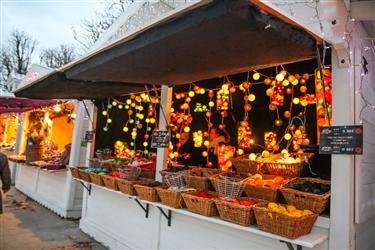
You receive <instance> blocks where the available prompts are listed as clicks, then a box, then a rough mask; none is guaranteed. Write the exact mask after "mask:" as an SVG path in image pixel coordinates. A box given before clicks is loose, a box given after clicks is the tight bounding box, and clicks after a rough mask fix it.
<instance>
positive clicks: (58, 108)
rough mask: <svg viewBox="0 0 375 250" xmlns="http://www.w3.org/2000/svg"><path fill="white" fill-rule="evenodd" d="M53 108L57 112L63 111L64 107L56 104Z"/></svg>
mask: <svg viewBox="0 0 375 250" xmlns="http://www.w3.org/2000/svg"><path fill="white" fill-rule="evenodd" d="M53 110H54V111H55V112H61V110H62V108H61V107H60V105H56V106H55V107H53Z"/></svg>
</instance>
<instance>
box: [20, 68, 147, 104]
mask: <svg viewBox="0 0 375 250" xmlns="http://www.w3.org/2000/svg"><path fill="white" fill-rule="evenodd" d="M144 90H145V87H144V85H143V84H125V83H122V82H121V83H119V82H110V81H81V80H74V79H66V77H65V74H64V73H62V72H55V73H53V74H51V75H48V76H46V77H45V78H43V79H42V80H38V81H37V82H34V83H32V84H31V85H28V86H26V87H24V88H22V89H20V90H17V91H16V92H15V95H16V96H22V97H27V98H37V99H79V100H80V99H96V98H98V99H100V98H104V97H109V96H121V95H122V94H124V93H132V92H140V91H144Z"/></svg>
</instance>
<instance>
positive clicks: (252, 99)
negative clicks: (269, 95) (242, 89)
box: [249, 94, 255, 102]
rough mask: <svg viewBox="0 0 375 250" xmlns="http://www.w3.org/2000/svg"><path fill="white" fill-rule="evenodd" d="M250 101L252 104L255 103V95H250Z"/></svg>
mask: <svg viewBox="0 0 375 250" xmlns="http://www.w3.org/2000/svg"><path fill="white" fill-rule="evenodd" d="M249 101H250V102H253V101H255V95H254V94H250V95H249Z"/></svg>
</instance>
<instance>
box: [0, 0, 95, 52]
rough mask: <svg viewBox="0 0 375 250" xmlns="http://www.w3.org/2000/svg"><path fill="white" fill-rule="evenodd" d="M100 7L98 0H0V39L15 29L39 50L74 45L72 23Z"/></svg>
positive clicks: (77, 24) (76, 22)
mask: <svg viewBox="0 0 375 250" xmlns="http://www.w3.org/2000/svg"><path fill="white" fill-rule="evenodd" d="M101 7H102V3H101V1H100V0H0V15H1V16H0V25H1V27H0V42H1V44H2V45H3V44H4V42H6V41H7V39H8V38H9V34H10V32H11V31H12V30H13V29H15V28H17V29H20V30H23V31H25V32H27V33H28V34H30V35H31V36H32V37H33V38H34V39H36V40H38V42H39V44H38V49H39V50H40V49H43V48H51V47H56V46H58V45H60V44H62V43H63V44H76V42H75V40H74V37H73V31H72V26H79V25H80V23H81V20H82V19H84V18H91V17H94V16H95V15H94V14H95V13H94V12H95V10H100V9H101ZM76 45H77V44H76Z"/></svg>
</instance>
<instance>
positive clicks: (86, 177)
mask: <svg viewBox="0 0 375 250" xmlns="http://www.w3.org/2000/svg"><path fill="white" fill-rule="evenodd" d="M78 172H79V177H80V179H81V180H83V181H86V182H91V177H90V173H89V172H86V171H85V170H82V169H78Z"/></svg>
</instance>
